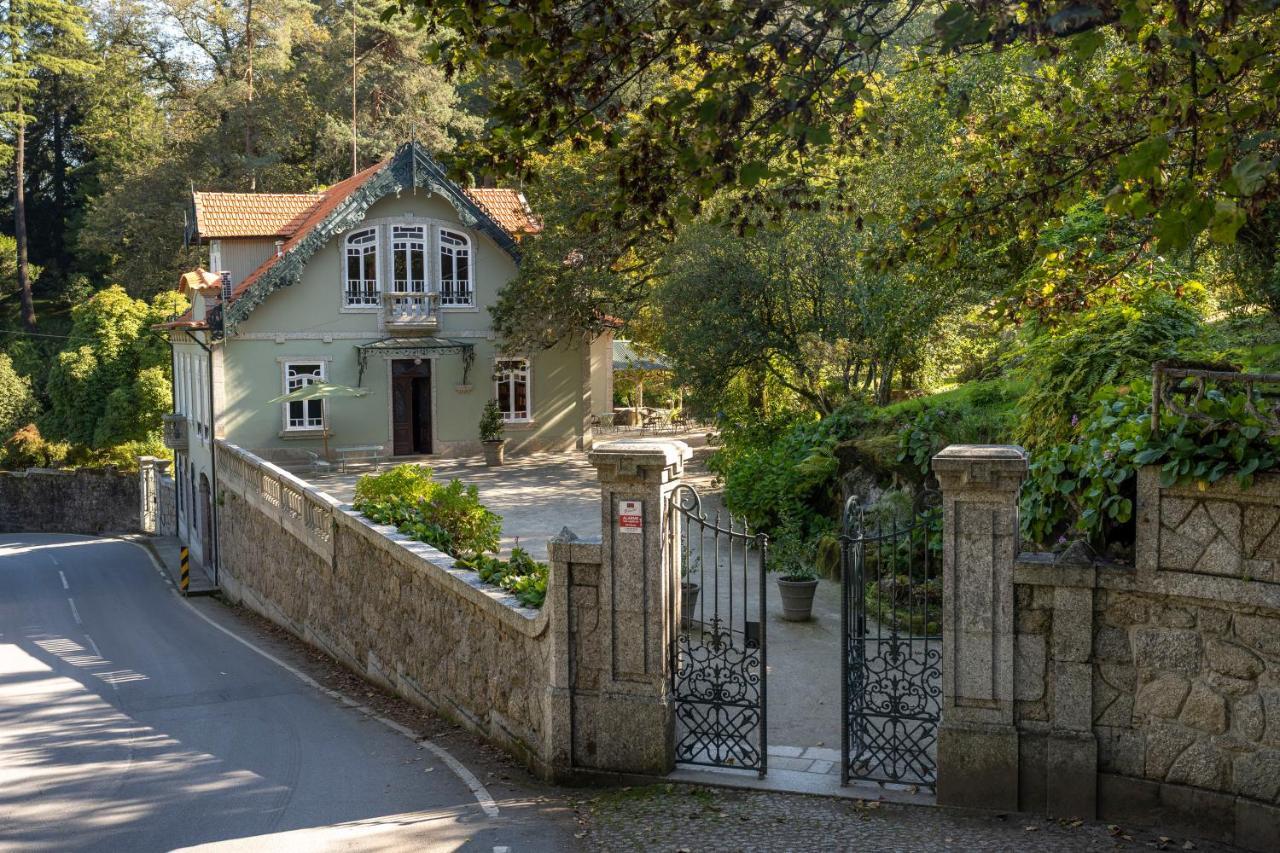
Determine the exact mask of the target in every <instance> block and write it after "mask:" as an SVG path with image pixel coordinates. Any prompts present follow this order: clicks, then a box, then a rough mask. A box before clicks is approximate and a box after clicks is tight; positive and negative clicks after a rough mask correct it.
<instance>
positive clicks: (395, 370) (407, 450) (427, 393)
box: [391, 359, 431, 456]
mask: <svg viewBox="0 0 1280 853" xmlns="http://www.w3.org/2000/svg"><path fill="white" fill-rule="evenodd" d="M391 442H392V444H393V448H392V452H393V453H395V455H396V456H410V455H413V454H417V453H430V452H431V362H430V361H428V360H426V359H423V360H422V361H419V362H414V361H412V360H410V359H397V360H395V361H392V362H391Z"/></svg>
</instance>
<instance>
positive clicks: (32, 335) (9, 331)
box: [0, 329, 71, 341]
mask: <svg viewBox="0 0 1280 853" xmlns="http://www.w3.org/2000/svg"><path fill="white" fill-rule="evenodd" d="M0 335H24V336H26V337H28V338H60V339H62V340H64V341H67V340H71V336H70V335H49V334H45V333H44V332H23V331H19V330H17V329H0Z"/></svg>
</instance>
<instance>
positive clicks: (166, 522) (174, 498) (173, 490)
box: [156, 477, 178, 536]
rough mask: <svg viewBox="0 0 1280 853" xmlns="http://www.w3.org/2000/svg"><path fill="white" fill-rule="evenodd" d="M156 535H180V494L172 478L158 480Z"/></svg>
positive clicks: (159, 478) (158, 478)
mask: <svg viewBox="0 0 1280 853" xmlns="http://www.w3.org/2000/svg"><path fill="white" fill-rule="evenodd" d="M156 487H157V488H156V535H157V536H177V535H178V493H177V486H176V485H175V484H174V482H173V478H172V477H157V478H156Z"/></svg>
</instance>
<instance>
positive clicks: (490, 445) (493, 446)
mask: <svg viewBox="0 0 1280 853" xmlns="http://www.w3.org/2000/svg"><path fill="white" fill-rule="evenodd" d="M481 444H483V445H484V464H486V465H489V466H490V467H492V466H494V465H501V464H502V448H503V447H505V446H506V444H507V442H506V440H505V439H500V440H498V441H483V442H481Z"/></svg>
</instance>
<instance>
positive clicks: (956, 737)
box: [935, 448, 1280, 850]
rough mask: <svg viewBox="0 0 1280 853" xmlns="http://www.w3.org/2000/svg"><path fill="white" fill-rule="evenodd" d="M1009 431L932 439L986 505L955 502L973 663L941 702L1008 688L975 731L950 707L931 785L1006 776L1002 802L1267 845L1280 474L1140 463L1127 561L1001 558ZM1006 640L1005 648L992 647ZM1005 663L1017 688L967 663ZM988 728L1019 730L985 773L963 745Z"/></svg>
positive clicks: (1277, 695)
mask: <svg viewBox="0 0 1280 853" xmlns="http://www.w3.org/2000/svg"><path fill="white" fill-rule="evenodd" d="M1009 450H1011V448H954V449H948V451H944V454H946V455H940V456H939V460H940V461H941V462H942V468H941V471H940V475H939V476H940V479H941V480H942V481H943V485H944V489H945V490H947V491H948V492H949V495H948V497H949V499H950V500H951V501H952V502H956V503H964V504H967V505H968V506H972V507H974V508H975V514H974V518H973V519H968V518H966V517H965V516H963V515H962V514H960V513H958V512H957V513H953V514H952V515H951V516H949V517H948V520H947V525H948V531H947V534H946V541H947V542H948V543H951V542H956V543H958V548H957V550H956V551H955V553H954V557H953V559H954V562H955V563H956V567H957V568H956V571H955V576H957V577H962V578H966V579H967V582H968V586H967V587H966V588H965V589H964V590H954V591H952V592H951V593H950V595H952V596H953V603H951V604H947V603H945V602H944V607H946V608H947V612H948V613H953V612H956V608H957V607H960V610H959V611H958V612H960V614H961V616H962V617H963V618H962V620H961V623H960V624H959V626H958V627H957V629H956V630H957V631H958V632H962V633H965V634H966V636H967V638H968V639H967V642H968V643H969V645H968V646H967V647H966V646H964V644H961V645H960V646H959V647H958V649H957V651H954V652H953V653H952V654H953V656H952V657H949V658H948V666H954V667H955V672H957V673H959V674H960V675H958V676H957V677H960V676H967V681H966V682H964V683H960V684H956V683H954V682H951V681H948V682H947V687H946V690H947V691H949V695H948V696H947V697H945V699H944V708H946V709H960V708H967V707H973V708H975V709H977V711H980V712H981V713H988V714H989V713H991V712H990V711H988V710H986V709H993V708H996V707H1002V706H1003V703H1004V701H1005V699H1004V696H1005V695H1008V698H1009V699H1011V700H1012V715H1011V718H1005V719H1008V722H1007V723H1003V721H1002V720H998V719H996V718H992V719H990V720H986V721H985V722H984V728H983V729H981V730H979V729H974V728H971V729H965V728H964V727H963V726H962V725H957V723H956V722H955V721H954V719H955V715H956V714H957V713H958V710H953V713H952V717H953V721H952V722H948V719H947V713H946V711H945V710H944V717H943V737H942V740H941V742H940V755H939V774H940V778H939V800H940V801H942V802H959V798H960V797H963V796H964V794H965V793H966V792H967V791H970V790H972V789H973V785H975V784H977V783H979V782H980V783H984V784H992V785H994V786H996V787H999V786H1000V785H1001V784H1002V783H1001V782H1000V780H1001V779H1003V778H1008V779H1009V780H1010V781H1009V782H1007V783H1003V784H1004V785H1006V787H1005V788H1003V789H1002V790H1003V791H1005V792H1006V793H1005V798H1004V799H1003V800H1002V803H1003V804H1004V807H1010V806H1012V804H1013V803H1015V802H1016V805H1017V808H1020V809H1022V810H1025V811H1033V812H1047V813H1049V814H1051V815H1053V816H1057V817H1082V818H1092V817H1095V816H1097V817H1102V818H1105V819H1109V820H1117V821H1146V822H1150V823H1159V824H1161V825H1164V826H1168V827H1171V828H1181V829H1184V830H1185V831H1187V832H1190V833H1193V834H1197V835H1201V836H1209V837H1213V838H1217V839H1219V840H1222V841H1226V842H1230V843H1235V844H1237V845H1240V846H1242V847H1246V848H1249V849H1253V850H1272V849H1275V843H1276V838H1278V837H1280V573H1278V566H1280V476H1275V475H1270V476H1264V477H1259V478H1258V482H1257V483H1256V484H1255V486H1254V488H1252V489H1247V490H1241V489H1239V488H1238V487H1237V486H1236V484H1234V483H1222V484H1218V485H1216V486H1211V487H1207V488H1205V489H1199V488H1194V487H1193V488H1188V487H1173V488H1167V489H1166V488H1161V487H1160V485H1159V479H1158V472H1157V471H1156V470H1155V469H1148V470H1144V471H1142V472H1140V477H1139V489H1138V505H1137V508H1136V519H1137V530H1138V541H1137V559H1136V561H1135V562H1136V565H1135V566H1134V567H1124V566H1117V565H1110V564H1098V563H1094V562H1093V561H1092V560H1091V559H1089V557H1088V555H1087V554H1084V553H1080V552H1075V551H1071V550H1069V551H1068V552H1067V553H1065V554H1059V555H1049V554H1021V555H1018V556H1017V557H1016V558H1014V559H1013V563H1012V566H1009V564H1008V563H1006V562H1005V560H1007V559H1009V558H1008V557H1004V556H1002V554H1004V553H1005V552H1004V551H1003V550H1002V549H1000V548H996V547H993V546H992V545H991V544H989V543H993V542H996V541H1000V542H1004V541H1007V540H1008V538H1009V537H1010V536H1012V535H1013V534H1014V533H1015V531H1016V529H1017V527H1016V515H1012V516H1010V514H1009V513H1008V512H1007V508H1008V506H1009V502H1010V500H1011V495H1012V494H1013V492H1012V491H1010V490H1009V489H1007V488H1006V489H1005V490H1004V491H1003V492H997V491H996V490H995V489H994V488H993V487H992V486H991V483H993V482H995V481H996V478H997V476H999V477H1003V478H1004V479H1003V480H1001V481H1000V482H1002V483H1003V482H1007V481H1008V480H1009V478H1010V477H1011V476H1012V475H1013V473H1014V472H1013V468H1014V467H1015V466H1014V464H1013V463H1011V461H1010V456H1009V454H1008V453H1007V451H1009ZM1024 466H1025V462H1024V463H1021V464H1020V465H1017V466H1016V467H1017V468H1018V469H1019V470H1024ZM935 470H938V469H935ZM978 520H981V521H982V522H983V523H982V524H979V523H978ZM1009 569H1011V570H1012V571H1009ZM947 571H951V568H950V567H949V568H948V569H947ZM1010 588H1011V590H1012V596H1011V600H1010V602H1009V603H1010V604H1011V607H1008V608H1007V609H1006V607H1005V605H1004V604H1003V603H1002V602H1003V601H1005V599H1004V597H1003V594H1002V590H1005V589H1010ZM955 602H962V603H964V604H966V605H967V606H968V607H970V608H971V610H970V611H967V612H966V611H965V609H964V607H963V606H961V605H960V604H957V603H955ZM1010 611H1011V612H1010ZM966 629H967V630H966ZM1009 640H1011V641H1012V644H1011V648H1010V649H1009V653H1008V656H1007V657H1005V656H1004V655H1003V653H1001V652H999V651H996V652H994V653H993V652H991V651H989V650H991V649H996V650H999V649H1000V648H1001V647H1002V646H1004V644H1005V643H1007V642H1008V641H1009ZM1010 668H1011V669H1012V674H1013V678H1012V686H1011V687H1010V688H1009V691H1010V694H1011V695H1009V694H1003V693H1002V692H1001V687H1000V685H999V682H998V679H997V680H993V679H992V678H991V677H988V678H987V679H985V680H983V679H977V680H974V679H973V678H972V675H973V674H974V673H983V672H988V671H989V672H994V673H999V672H1007V671H1008V670H1009V669H1010ZM963 718H964V715H963V714H961V715H960V719H961V721H962V722H963ZM993 737H995V738H997V741H992V740H991V738H993ZM993 742H998V743H1000V744H1001V745H1002V747H1003V745H1009V748H1010V749H1011V750H1012V751H1011V753H1010V762H1009V763H1008V764H1007V765H1005V766H1004V767H1002V768H1001V773H999V774H991V775H987V776H980V777H975V776H974V773H973V770H972V769H971V768H966V767H964V766H963V762H962V761H961V760H960V759H962V758H964V756H965V755H967V754H968V753H967V752H966V751H965V750H969V751H972V750H973V749H974V748H977V746H980V745H981V744H982V743H986V744H991V743H993ZM993 780H994V781H993ZM966 804H972V803H966Z"/></svg>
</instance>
